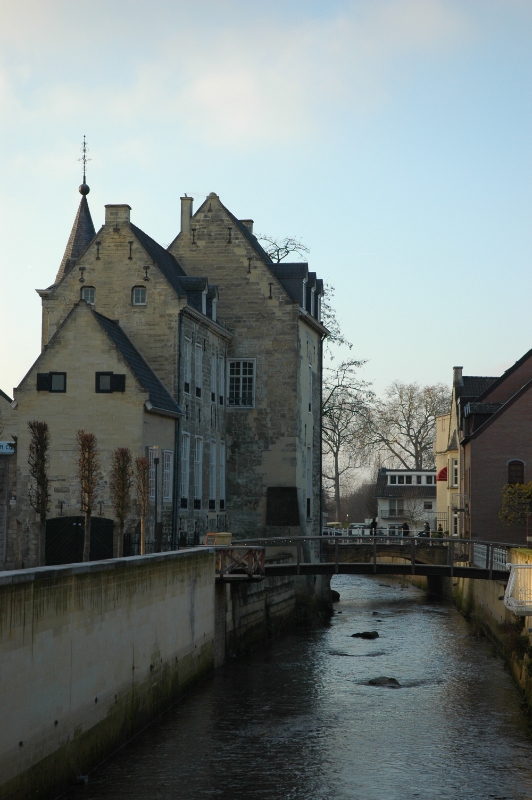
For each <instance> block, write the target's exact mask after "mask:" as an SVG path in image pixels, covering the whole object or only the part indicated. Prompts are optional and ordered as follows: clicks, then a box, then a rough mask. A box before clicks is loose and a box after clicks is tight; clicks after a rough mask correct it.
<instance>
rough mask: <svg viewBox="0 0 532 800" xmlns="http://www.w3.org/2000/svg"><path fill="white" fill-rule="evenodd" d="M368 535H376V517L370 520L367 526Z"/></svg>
mask: <svg viewBox="0 0 532 800" xmlns="http://www.w3.org/2000/svg"><path fill="white" fill-rule="evenodd" d="M369 533H370V536H376V535H377V519H376V517H373V519H372V520H371V524H370V526H369Z"/></svg>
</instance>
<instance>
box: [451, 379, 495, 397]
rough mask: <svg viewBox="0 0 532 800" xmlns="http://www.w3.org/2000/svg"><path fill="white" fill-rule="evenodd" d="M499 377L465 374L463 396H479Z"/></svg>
mask: <svg viewBox="0 0 532 800" xmlns="http://www.w3.org/2000/svg"><path fill="white" fill-rule="evenodd" d="M496 380H497V378H488V377H484V376H479V375H464V377H463V378H462V385H461V386H460V396H461V397H478V396H479V395H480V394H482V393H483V392H485V391H486V389H487V388H488V387H489V386H491V384H492V383H493V382H494V381H496Z"/></svg>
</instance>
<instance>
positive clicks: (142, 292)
mask: <svg viewBox="0 0 532 800" xmlns="http://www.w3.org/2000/svg"><path fill="white" fill-rule="evenodd" d="M132 300H133V305H134V306H145V305H146V287H145V286H134V287H133V293H132Z"/></svg>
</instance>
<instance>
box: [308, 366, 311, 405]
mask: <svg viewBox="0 0 532 800" xmlns="http://www.w3.org/2000/svg"><path fill="white" fill-rule="evenodd" d="M308 410H309V411H310V412H311V413H312V365H311V364H309V365H308Z"/></svg>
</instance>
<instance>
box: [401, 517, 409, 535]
mask: <svg viewBox="0 0 532 800" xmlns="http://www.w3.org/2000/svg"><path fill="white" fill-rule="evenodd" d="M401 530H402V531H403V536H410V525H409V524H408V522H406V520H405V522H403V524H402V525H401Z"/></svg>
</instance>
